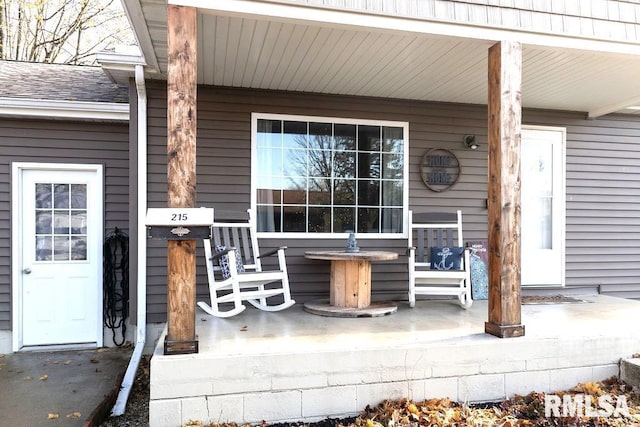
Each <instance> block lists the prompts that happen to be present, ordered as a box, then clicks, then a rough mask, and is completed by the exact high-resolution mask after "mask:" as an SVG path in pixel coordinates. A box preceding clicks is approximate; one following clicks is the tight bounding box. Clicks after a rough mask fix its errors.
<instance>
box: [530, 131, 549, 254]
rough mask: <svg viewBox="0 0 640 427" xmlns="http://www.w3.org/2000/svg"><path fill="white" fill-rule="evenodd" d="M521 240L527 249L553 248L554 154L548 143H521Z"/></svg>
mask: <svg viewBox="0 0 640 427" xmlns="http://www.w3.org/2000/svg"><path fill="white" fill-rule="evenodd" d="M522 156H523V158H525V159H527V161H526V162H523V168H522V182H523V189H522V197H523V200H522V203H523V206H524V207H523V210H522V227H523V228H525V227H526V229H527V233H525V234H524V235H523V237H522V244H523V246H524V247H526V248H533V249H552V244H553V241H552V233H553V215H552V198H553V163H552V162H553V151H552V147H551V145H549V144H535V143H530V144H523V145H522Z"/></svg>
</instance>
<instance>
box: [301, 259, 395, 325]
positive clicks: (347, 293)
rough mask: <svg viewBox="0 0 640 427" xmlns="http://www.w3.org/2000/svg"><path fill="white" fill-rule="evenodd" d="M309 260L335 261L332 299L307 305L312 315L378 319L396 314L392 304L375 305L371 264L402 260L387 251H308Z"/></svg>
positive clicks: (332, 275) (332, 264)
mask: <svg viewBox="0 0 640 427" xmlns="http://www.w3.org/2000/svg"><path fill="white" fill-rule="evenodd" d="M304 256H305V258H308V259H318V260H327V261H331V280H330V291H329V299H328V300H327V299H323V300H318V301H311V302H307V303H305V304H304V309H305V310H306V311H308V312H309V313H313V314H319V315H321V316H334V317H376V316H385V315H387V314H391V313H395V312H396V311H397V310H398V306H397V305H396V304H395V303H392V302H386V301H374V302H373V303H372V302H371V262H372V261H389V260H394V259H397V258H398V254H397V253H395V252H386V251H359V252H345V251H308V252H305V254H304Z"/></svg>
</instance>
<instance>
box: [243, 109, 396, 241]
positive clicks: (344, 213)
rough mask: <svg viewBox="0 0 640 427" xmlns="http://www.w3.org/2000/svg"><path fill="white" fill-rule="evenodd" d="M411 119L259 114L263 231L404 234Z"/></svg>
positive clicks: (258, 207) (257, 175)
mask: <svg viewBox="0 0 640 427" xmlns="http://www.w3.org/2000/svg"><path fill="white" fill-rule="evenodd" d="M407 133H408V125H407V123H402V122H374V121H368V120H367V121H361V120H360V121H359V120H344V119H330V118H316V117H314V118H308V117H297V116H278V115H254V132H253V144H254V147H253V148H254V151H253V153H254V158H253V192H254V199H253V200H254V203H255V211H256V212H257V220H258V231H259V232H261V233H315V234H320V233H325V234H327V233H345V232H349V231H355V232H357V233H359V234H362V233H373V234H381V233H388V234H400V233H402V232H403V218H404V211H405V208H406V204H407V197H406V194H405V193H406V191H407V185H408V184H407V177H406V173H405V170H406V162H407V142H406V137H407Z"/></svg>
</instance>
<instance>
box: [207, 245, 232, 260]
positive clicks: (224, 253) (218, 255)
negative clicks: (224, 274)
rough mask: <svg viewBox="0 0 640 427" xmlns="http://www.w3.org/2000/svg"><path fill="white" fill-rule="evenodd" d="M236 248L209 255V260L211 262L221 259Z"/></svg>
mask: <svg viewBox="0 0 640 427" xmlns="http://www.w3.org/2000/svg"><path fill="white" fill-rule="evenodd" d="M235 249H236V248H225V250H223V251H221V252H216V253H215V254H213V255H211V258H209V259H210V260H212V261H215V260H217V259H218V258H220V257H223V256H225V255H227V254H228V253H229V252H231V251H233V250H235Z"/></svg>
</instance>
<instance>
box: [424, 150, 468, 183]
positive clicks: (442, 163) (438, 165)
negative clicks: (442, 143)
mask: <svg viewBox="0 0 640 427" xmlns="http://www.w3.org/2000/svg"><path fill="white" fill-rule="evenodd" d="M420 176H421V177H422V181H423V182H424V185H426V186H427V188H428V189H429V190H431V191H435V192H438V193H439V192H441V191H445V190H448V189H449V188H451V186H452V185H453V184H455V183H456V182H457V181H458V177H459V176H460V162H459V161H458V158H457V157H456V155H455V154H453V152H451V151H449V150H447V149H444V148H433V149H431V150H429V151H427V153H426V154H425V155H424V156H423V157H422V161H421V162H420Z"/></svg>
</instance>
